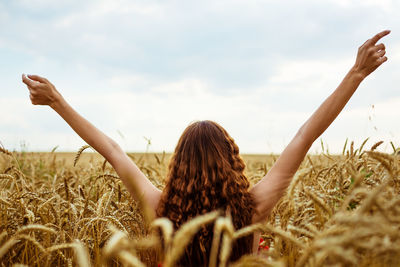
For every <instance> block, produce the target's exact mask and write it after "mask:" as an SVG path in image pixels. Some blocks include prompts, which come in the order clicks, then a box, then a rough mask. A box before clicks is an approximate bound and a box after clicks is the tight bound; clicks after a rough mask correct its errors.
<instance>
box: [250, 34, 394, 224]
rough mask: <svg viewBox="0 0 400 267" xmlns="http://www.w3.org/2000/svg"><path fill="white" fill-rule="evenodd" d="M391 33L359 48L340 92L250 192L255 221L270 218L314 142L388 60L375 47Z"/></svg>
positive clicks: (298, 134) (297, 135) (374, 38)
mask: <svg viewBox="0 0 400 267" xmlns="http://www.w3.org/2000/svg"><path fill="white" fill-rule="evenodd" d="M389 33H390V31H383V32H380V33H378V34H377V35H375V36H374V37H373V38H371V39H369V40H367V41H366V42H365V43H364V44H363V45H362V46H361V47H360V48H359V50H358V54H357V59H356V63H355V65H354V66H353V67H352V68H351V69H350V71H349V72H348V73H347V75H346V76H345V77H344V79H343V81H342V82H341V83H340V85H339V86H338V87H337V89H336V90H335V91H334V92H333V93H332V94H331V95H330V96H329V97H328V98H327V99H326V100H325V101H324V102H323V103H322V105H321V106H320V107H319V108H318V109H317V110H316V111H315V112H314V114H313V115H312V116H311V117H310V118H309V119H308V120H307V121H306V122H305V123H304V125H303V126H302V127H301V128H300V130H299V131H298V132H297V134H296V136H295V137H294V138H293V139H292V141H291V142H290V143H289V145H288V146H287V147H286V148H285V150H284V151H283V152H282V154H281V155H280V157H279V158H278V160H277V161H276V162H275V164H274V165H273V167H272V168H271V170H270V171H269V172H268V173H267V174H266V175H265V176H264V178H263V179H262V180H261V181H260V182H258V183H257V184H256V185H255V186H254V187H253V188H252V189H251V192H252V193H253V196H254V198H255V201H256V210H257V212H258V213H257V214H256V215H255V217H254V218H253V222H259V221H262V220H264V219H265V218H266V217H267V216H268V215H269V213H270V212H271V210H272V209H273V207H274V206H275V204H276V203H277V202H278V201H279V199H280V198H281V197H282V195H283V193H284V192H285V190H286V188H287V187H288V185H289V184H290V182H291V180H292V178H293V175H294V174H295V173H296V171H297V169H298V168H299V166H300V164H301V162H302V161H303V159H304V157H305V155H306V154H307V152H308V150H309V149H310V147H311V145H312V144H313V142H314V141H315V140H316V139H317V138H318V137H319V136H320V135H321V134H322V133H323V132H324V131H325V130H326V129H327V128H328V127H329V125H330V124H331V123H332V122H333V121H334V120H335V118H336V117H337V116H338V115H339V113H340V112H341V111H342V109H343V108H344V106H345V105H346V103H347V102H348V101H349V99H350V98H351V96H352V95H353V93H354V92H355V91H356V89H357V88H358V86H359V85H360V83H361V82H362V81H363V80H364V79H365V77H367V76H368V75H369V74H370V73H372V72H373V71H374V70H375V69H377V68H378V67H379V66H380V65H381V64H382V63H383V62H385V61H386V60H387V57H386V56H385V46H384V45H383V44H378V45H376V42H377V41H378V40H379V39H381V38H382V37H383V36H385V35H387V34H389Z"/></svg>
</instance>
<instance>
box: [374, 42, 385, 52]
mask: <svg viewBox="0 0 400 267" xmlns="http://www.w3.org/2000/svg"><path fill="white" fill-rule="evenodd" d="M375 50H376V51H379V50H385V45H384V44H382V43H380V44H377V45H376V46H375Z"/></svg>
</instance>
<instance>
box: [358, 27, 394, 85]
mask: <svg viewBox="0 0 400 267" xmlns="http://www.w3.org/2000/svg"><path fill="white" fill-rule="evenodd" d="M389 33H390V31H389V30H386V31H382V32H380V33H378V34H376V35H375V36H374V37H372V38H371V39H368V40H367V41H366V42H365V43H364V44H363V45H362V46H360V48H359V49H358V53H357V59H356V63H355V64H354V67H353V70H354V71H355V72H356V73H357V74H360V75H361V77H362V78H363V79H364V78H365V77H367V76H368V75H369V74H371V73H372V72H373V71H374V70H376V69H377V68H378V67H379V66H380V65H382V63H383V62H385V61H387V57H386V56H385V54H386V50H385V45H384V44H383V43H380V44H376V43H377V42H378V41H379V40H380V39H381V38H382V37H384V36H386V35H388V34H389Z"/></svg>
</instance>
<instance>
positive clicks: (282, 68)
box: [0, 0, 400, 153]
mask: <svg viewBox="0 0 400 267" xmlns="http://www.w3.org/2000/svg"><path fill="white" fill-rule="evenodd" d="M399 14H400V1H397V0H392V1H391V0H354V1H353V0H331V1H320V0H308V1H255V0H243V1H238V0H229V1H228V0H223V1H218V0H203V1H167V0H166V1H151V0H143V1H129V0H126V1H124V0H109V1H99V0H93V1H78V0H76V1H71V0H65V1H54V0H37V1H33V0H13V1H5V0H0V62H1V64H0V78H1V87H0V88H1V89H0V90H1V96H0V141H1V142H2V144H3V145H4V146H5V147H6V148H7V149H9V150H14V149H16V150H20V149H21V144H23V145H22V147H23V149H26V150H29V151H38V150H40V151H48V150H51V149H52V148H53V147H55V146H57V145H58V146H59V148H58V151H75V150H77V149H79V147H80V146H81V145H83V144H84V141H82V140H81V139H80V138H79V137H78V136H77V135H76V134H75V133H74V132H73V131H72V130H71V129H69V127H68V126H67V125H66V123H65V122H64V121H63V120H62V119H61V118H60V117H58V115H57V114H56V113H55V112H54V111H52V110H51V109H50V108H49V107H42V106H40V107H39V106H33V105H31V103H30V100H29V97H28V95H29V94H28V90H27V89H26V87H25V86H24V85H23V84H22V83H21V77H20V76H21V74H22V73H28V74H39V75H42V76H45V77H47V78H48V79H49V80H50V81H51V82H52V83H53V84H55V85H56V87H57V89H58V90H59V91H60V92H61V93H62V94H63V95H64V97H65V98H66V99H67V101H69V103H70V104H71V105H72V106H73V107H74V108H75V109H77V110H78V112H80V113H81V114H82V115H83V116H85V117H86V118H87V119H88V120H89V121H91V122H92V123H93V124H95V125H96V126H97V127H98V128H100V129H101V130H103V131H104V132H105V133H106V134H108V135H109V136H111V137H112V138H114V139H115V140H116V141H117V142H118V143H120V145H121V146H122V147H123V149H125V150H127V151H144V150H145V149H146V144H147V141H146V140H145V138H144V137H146V138H150V139H151V143H152V144H151V146H150V151H163V150H165V151H173V149H174V147H175V145H176V143H177V141H178V139H179V136H180V135H181V133H182V131H183V130H184V128H185V127H186V126H187V125H188V124H189V123H190V122H192V121H194V120H203V119H211V120H215V121H217V122H218V123H220V124H221V125H222V126H223V127H225V128H226V129H227V131H228V132H229V133H230V134H231V135H232V137H233V138H234V139H235V140H236V142H237V143H238V145H239V147H240V149H241V152H243V153H271V152H274V153H280V152H281V151H282V149H283V148H284V147H285V145H286V144H287V143H288V142H289V141H290V139H291V138H292V137H293V136H294V135H295V133H296V131H297V130H298V128H299V127H300V126H301V125H302V123H303V122H304V121H305V120H306V119H307V118H308V117H309V116H310V115H311V114H312V112H313V111H314V110H315V109H316V108H317V107H318V106H319V105H320V104H321V103H322V101H323V100H324V99H325V98H326V97H327V96H328V95H329V94H330V93H331V92H332V91H333V90H334V89H335V88H336V87H337V85H338V84H339V83H340V81H341V80H342V78H343V77H344V75H345V74H346V73H347V71H348V70H349V69H350V67H351V66H352V64H353V62H354V60H355V56H356V51H357V48H358V47H359V46H360V45H361V44H363V43H364V41H365V40H366V39H368V38H370V37H371V36H372V35H374V34H375V33H377V32H379V31H381V30H384V29H390V30H392V33H391V34H390V35H389V36H387V37H385V38H384V39H383V42H384V43H385V44H386V47H387V55H388V58H389V60H388V62H386V63H385V64H384V65H383V66H381V68H380V69H378V70H377V71H376V72H375V73H373V74H372V75H371V76H370V77H368V78H367V79H366V80H365V81H364V82H363V84H362V85H361V86H360V88H359V89H358V91H357V92H356V94H355V95H354V96H353V98H352V99H351V100H350V102H349V104H348V105H347V107H346V108H345V110H344V111H343V112H342V113H341V114H340V116H339V117H338V119H337V120H336V121H335V122H334V123H333V124H332V125H331V127H330V128H329V129H328V130H327V131H326V132H325V133H324V134H323V135H322V140H323V142H324V143H325V144H327V146H328V147H329V150H330V151H331V152H332V153H335V152H336V153H337V152H341V150H342V147H343V144H344V142H345V140H346V138H348V139H349V140H354V141H355V145H356V146H358V145H360V143H361V142H362V141H363V140H364V139H365V138H367V137H370V138H371V141H369V142H368V143H367V147H370V146H371V145H372V144H373V143H374V142H376V141H379V140H384V141H386V142H385V144H384V145H383V146H382V149H385V147H386V149H387V150H388V151H389V148H390V146H389V143H388V142H389V141H393V142H394V143H395V145H397V146H400V123H399V114H400V88H399V84H400V75H399V68H400V16H399ZM318 150H320V141H317V142H316V144H315V145H314V147H313V148H312V149H311V152H315V151H318Z"/></svg>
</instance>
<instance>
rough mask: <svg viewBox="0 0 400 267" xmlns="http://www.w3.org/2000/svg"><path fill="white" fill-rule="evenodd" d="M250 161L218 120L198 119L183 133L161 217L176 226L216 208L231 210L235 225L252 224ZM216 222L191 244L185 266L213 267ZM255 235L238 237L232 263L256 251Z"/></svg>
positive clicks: (236, 227) (176, 151) (160, 211)
mask: <svg viewBox="0 0 400 267" xmlns="http://www.w3.org/2000/svg"><path fill="white" fill-rule="evenodd" d="M244 168H245V164H244V162H243V160H242V158H241V157H240V155H239V148H238V146H237V145H236V144H235V142H234V140H233V139H232V137H230V136H229V134H228V133H227V132H226V130H225V129H224V128H222V127H221V126H220V125H219V124H217V123H215V122H213V121H198V122H194V123H192V124H190V125H189V126H188V127H187V128H186V129H185V131H184V132H183V134H182V136H181V138H180V139H179V142H178V144H177V146H176V149H175V152H174V154H173V155H172V158H171V161H170V164H169V170H168V176H167V183H166V186H165V189H164V191H163V193H162V196H161V200H160V203H159V206H158V208H157V216H159V217H167V218H169V219H170V220H171V221H172V222H173V224H174V227H175V229H177V228H179V227H180V226H181V225H182V224H183V223H184V222H186V221H188V220H190V219H192V218H194V217H195V216H197V215H200V214H204V213H207V212H210V211H213V210H222V211H224V212H225V213H229V214H230V216H231V217H232V222H233V225H234V227H235V229H239V228H242V227H244V226H247V225H249V224H251V220H252V217H253V213H254V200H253V197H252V195H251V194H250V192H249V191H248V189H249V186H250V183H249V181H248V180H247V178H246V176H245V175H244V173H243V171H244ZM212 237H213V224H211V225H208V226H204V227H203V228H202V229H201V230H200V231H199V232H198V233H197V234H196V235H195V237H194V238H193V240H192V242H191V243H190V244H189V246H188V247H187V248H186V250H185V253H184V255H183V256H182V258H181V260H180V262H179V265H182V266H208V261H209V256H210V250H211V242H212ZM252 241H253V237H252V236H247V237H244V238H241V239H239V240H237V241H236V242H235V243H234V244H233V246H232V253H231V257H230V261H234V260H237V259H238V258H240V256H242V255H244V254H247V253H250V252H251V251H252Z"/></svg>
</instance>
